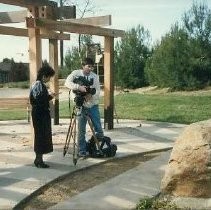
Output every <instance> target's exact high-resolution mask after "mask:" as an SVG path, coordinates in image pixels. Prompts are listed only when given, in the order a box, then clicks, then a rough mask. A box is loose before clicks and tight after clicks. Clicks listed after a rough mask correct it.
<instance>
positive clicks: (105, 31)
mask: <svg viewBox="0 0 211 210" xmlns="http://www.w3.org/2000/svg"><path fill="white" fill-rule="evenodd" d="M27 19H28V20H27V21H26V22H27V27H41V28H42V27H43V28H47V29H49V30H55V31H63V32H69V33H78V34H90V35H98V36H111V37H123V36H124V31H123V30H117V29H109V28H101V27H99V26H92V25H86V24H81V23H70V22H66V21H54V20H49V19H42V18H39V19H34V18H27Z"/></svg>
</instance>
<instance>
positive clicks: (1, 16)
mask: <svg viewBox="0 0 211 210" xmlns="http://www.w3.org/2000/svg"><path fill="white" fill-rule="evenodd" d="M26 17H27V10H21V11H12V12H0V23H1V24H3V23H21V22H25V20H26Z"/></svg>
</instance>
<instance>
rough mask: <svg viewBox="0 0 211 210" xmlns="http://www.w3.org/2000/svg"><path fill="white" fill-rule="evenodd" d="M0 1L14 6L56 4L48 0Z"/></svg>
mask: <svg viewBox="0 0 211 210" xmlns="http://www.w3.org/2000/svg"><path fill="white" fill-rule="evenodd" d="M0 3H3V4H10V5H14V6H20V7H28V6H55V5H57V3H56V2H53V1H48V0H0Z"/></svg>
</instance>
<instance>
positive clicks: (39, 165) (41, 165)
mask: <svg viewBox="0 0 211 210" xmlns="http://www.w3.org/2000/svg"><path fill="white" fill-rule="evenodd" d="M34 165H35V166H36V167H37V168H49V165H47V164H45V163H44V162H38V161H36V160H35V161H34Z"/></svg>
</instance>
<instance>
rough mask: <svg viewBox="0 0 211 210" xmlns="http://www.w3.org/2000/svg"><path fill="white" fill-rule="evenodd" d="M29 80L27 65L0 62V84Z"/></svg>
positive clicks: (8, 60) (10, 61) (11, 61)
mask: <svg viewBox="0 0 211 210" xmlns="http://www.w3.org/2000/svg"><path fill="white" fill-rule="evenodd" d="M28 79H29V64H28V63H15V62H14V61H13V60H10V59H4V60H3V62H0V83H8V82H17V81H26V80H28Z"/></svg>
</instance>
